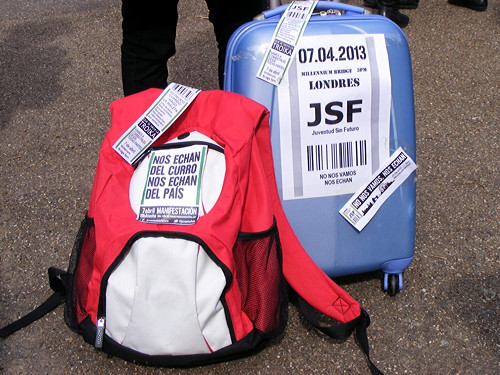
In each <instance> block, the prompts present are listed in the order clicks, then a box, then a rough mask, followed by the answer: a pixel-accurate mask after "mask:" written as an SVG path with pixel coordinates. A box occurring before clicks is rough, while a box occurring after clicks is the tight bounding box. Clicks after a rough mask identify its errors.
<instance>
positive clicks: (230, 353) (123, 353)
mask: <svg viewBox="0 0 500 375" xmlns="http://www.w3.org/2000/svg"><path fill="white" fill-rule="evenodd" d="M81 328H82V335H83V338H84V340H85V341H86V342H87V343H89V344H91V345H94V342H95V335H96V331H97V329H96V326H95V324H94V323H93V322H92V321H91V320H90V318H86V319H85V320H84V321H83V322H82V324H81ZM266 342H268V340H267V337H265V335H263V334H262V333H261V332H260V331H259V330H257V329H254V330H252V331H251V332H250V333H249V334H248V335H246V336H245V337H244V338H242V339H240V340H238V341H236V342H234V343H233V344H231V345H229V346H226V347H224V348H221V349H219V350H217V351H215V352H212V353H207V354H190V355H148V354H144V353H140V352H138V351H135V350H133V349H130V348H127V347H124V346H122V345H120V344H119V343H117V342H116V341H114V340H113V339H111V338H110V337H109V336H107V335H106V336H105V337H104V342H103V346H102V350H103V352H105V353H106V354H110V355H113V356H116V357H119V358H122V359H125V360H127V361H133V362H134V363H137V364H141V365H146V366H159V367H180V368H181V367H182V368H188V367H194V366H200V365H208V364H215V363H220V362H225V361H228V360H234V359H239V358H244V357H247V356H249V355H251V354H256V353H258V352H259V351H261V350H262V349H263V348H264V347H265V345H264V344H265V343H266Z"/></svg>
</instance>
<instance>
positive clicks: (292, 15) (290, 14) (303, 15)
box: [288, 11, 307, 20]
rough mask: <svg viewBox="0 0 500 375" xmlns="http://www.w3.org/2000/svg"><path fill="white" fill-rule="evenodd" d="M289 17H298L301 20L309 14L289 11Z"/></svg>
mask: <svg viewBox="0 0 500 375" xmlns="http://www.w3.org/2000/svg"><path fill="white" fill-rule="evenodd" d="M288 17H290V18H296V19H299V20H303V19H305V18H306V17H307V14H306V13H301V12H293V11H291V12H289V13H288Z"/></svg>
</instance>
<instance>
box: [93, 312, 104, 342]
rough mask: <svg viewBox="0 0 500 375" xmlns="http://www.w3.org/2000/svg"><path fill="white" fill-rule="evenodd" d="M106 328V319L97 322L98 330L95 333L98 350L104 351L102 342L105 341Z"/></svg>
mask: <svg viewBox="0 0 500 375" xmlns="http://www.w3.org/2000/svg"><path fill="white" fill-rule="evenodd" d="M105 326H106V319H105V318H104V317H102V318H99V319H98V320H97V330H96V333H95V343H94V346H95V348H96V349H102V342H103V341H104V329H105Z"/></svg>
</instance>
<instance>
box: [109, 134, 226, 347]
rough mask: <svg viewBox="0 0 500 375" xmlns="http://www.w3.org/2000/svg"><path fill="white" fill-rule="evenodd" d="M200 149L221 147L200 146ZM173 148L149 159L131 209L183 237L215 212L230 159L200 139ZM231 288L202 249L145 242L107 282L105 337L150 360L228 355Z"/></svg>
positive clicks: (136, 178) (172, 241) (137, 178)
mask: <svg viewBox="0 0 500 375" xmlns="http://www.w3.org/2000/svg"><path fill="white" fill-rule="evenodd" d="M193 141H194V143H195V144H196V142H199V141H201V142H202V144H203V143H205V144H206V143H207V142H208V143H212V144H214V145H215V146H216V147H207V146H203V147H199V144H198V145H195V146H193ZM182 143H184V144H186V146H185V147H184V146H183V145H182ZM172 144H174V145H175V146H174V147H172V149H171V150H172V151H168V150H170V148H169V145H172ZM166 146H167V151H166V152H162V153H160V152H158V153H156V154H152V155H153V156H152V157H151V155H149V156H148V157H147V158H145V159H144V160H143V161H142V162H141V163H140V164H139V165H138V166H137V168H136V171H135V173H134V175H133V177H132V179H131V183H130V190H129V191H130V193H129V196H130V204H131V207H132V208H133V210H134V211H135V213H136V214H137V215H138V217H137V220H141V221H145V222H148V220H152V221H149V222H151V223H153V224H154V223H156V224H158V223H159V224H179V231H182V225H190V224H193V223H194V222H196V220H198V219H199V217H201V216H203V215H206V214H207V213H208V212H209V211H210V210H211V209H212V207H213V206H214V205H215V203H216V201H217V199H218V198H219V195H220V192H221V189H222V185H223V182H224V176H225V158H224V154H223V152H221V151H222V149H221V148H220V146H218V145H216V144H215V143H214V142H213V141H212V140H210V139H209V138H207V137H205V136H203V135H201V134H199V133H196V132H195V133H190V134H188V135H184V136H183V137H182V139H176V140H174V141H171V142H169V143H167V144H166ZM217 148H218V149H220V150H218V149H217ZM200 155H201V156H200ZM148 194H149V195H150V197H149V198H151V196H152V198H151V199H148ZM181 195H182V196H181ZM186 196H188V198H185V197H186ZM194 212H196V214H193V215H191V214H192V213H194ZM155 220H156V221H155ZM152 227H153V229H154V230H156V228H157V226H156V225H152ZM188 238H189V237H188ZM226 283H227V280H226V277H225V275H224V272H223V270H222V269H221V268H220V266H218V265H217V264H216V263H215V262H214V261H213V260H212V259H211V258H210V257H209V255H208V254H207V252H206V251H205V249H204V248H203V247H202V246H200V245H199V244H198V242H195V241H190V240H188V239H185V238H171V237H170V236H168V237H167V236H162V235H161V233H159V234H158V235H154V236H151V237H147V236H146V237H142V238H139V239H138V240H136V241H135V242H134V243H133V244H132V246H131V248H130V250H129V251H128V252H127V253H126V255H125V257H124V259H123V260H122V261H121V262H120V263H119V265H118V266H117V267H116V268H115V269H114V270H112V273H111V275H110V277H109V278H108V281H107V287H106V305H105V309H106V334H107V335H108V336H109V337H111V338H112V339H113V340H115V341H116V342H118V343H119V344H121V345H123V346H125V347H128V348H131V349H134V350H136V351H138V352H140V353H144V354H148V355H185V354H202V353H210V352H212V351H215V350H218V349H221V348H223V347H225V346H227V345H230V344H231V335H230V330H229V327H228V323H227V321H226V314H225V311H224V306H223V303H222V302H221V298H222V295H223V292H224V288H225V287H226Z"/></svg>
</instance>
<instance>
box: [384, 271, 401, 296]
mask: <svg viewBox="0 0 500 375" xmlns="http://www.w3.org/2000/svg"><path fill="white" fill-rule="evenodd" d="M402 288H403V274H402V273H399V274H396V273H390V274H389V273H386V274H384V285H383V289H384V290H385V291H387V294H388V295H390V296H391V297H394V296H395V295H396V294H398V292H399V291H400V290H401V289H402Z"/></svg>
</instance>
